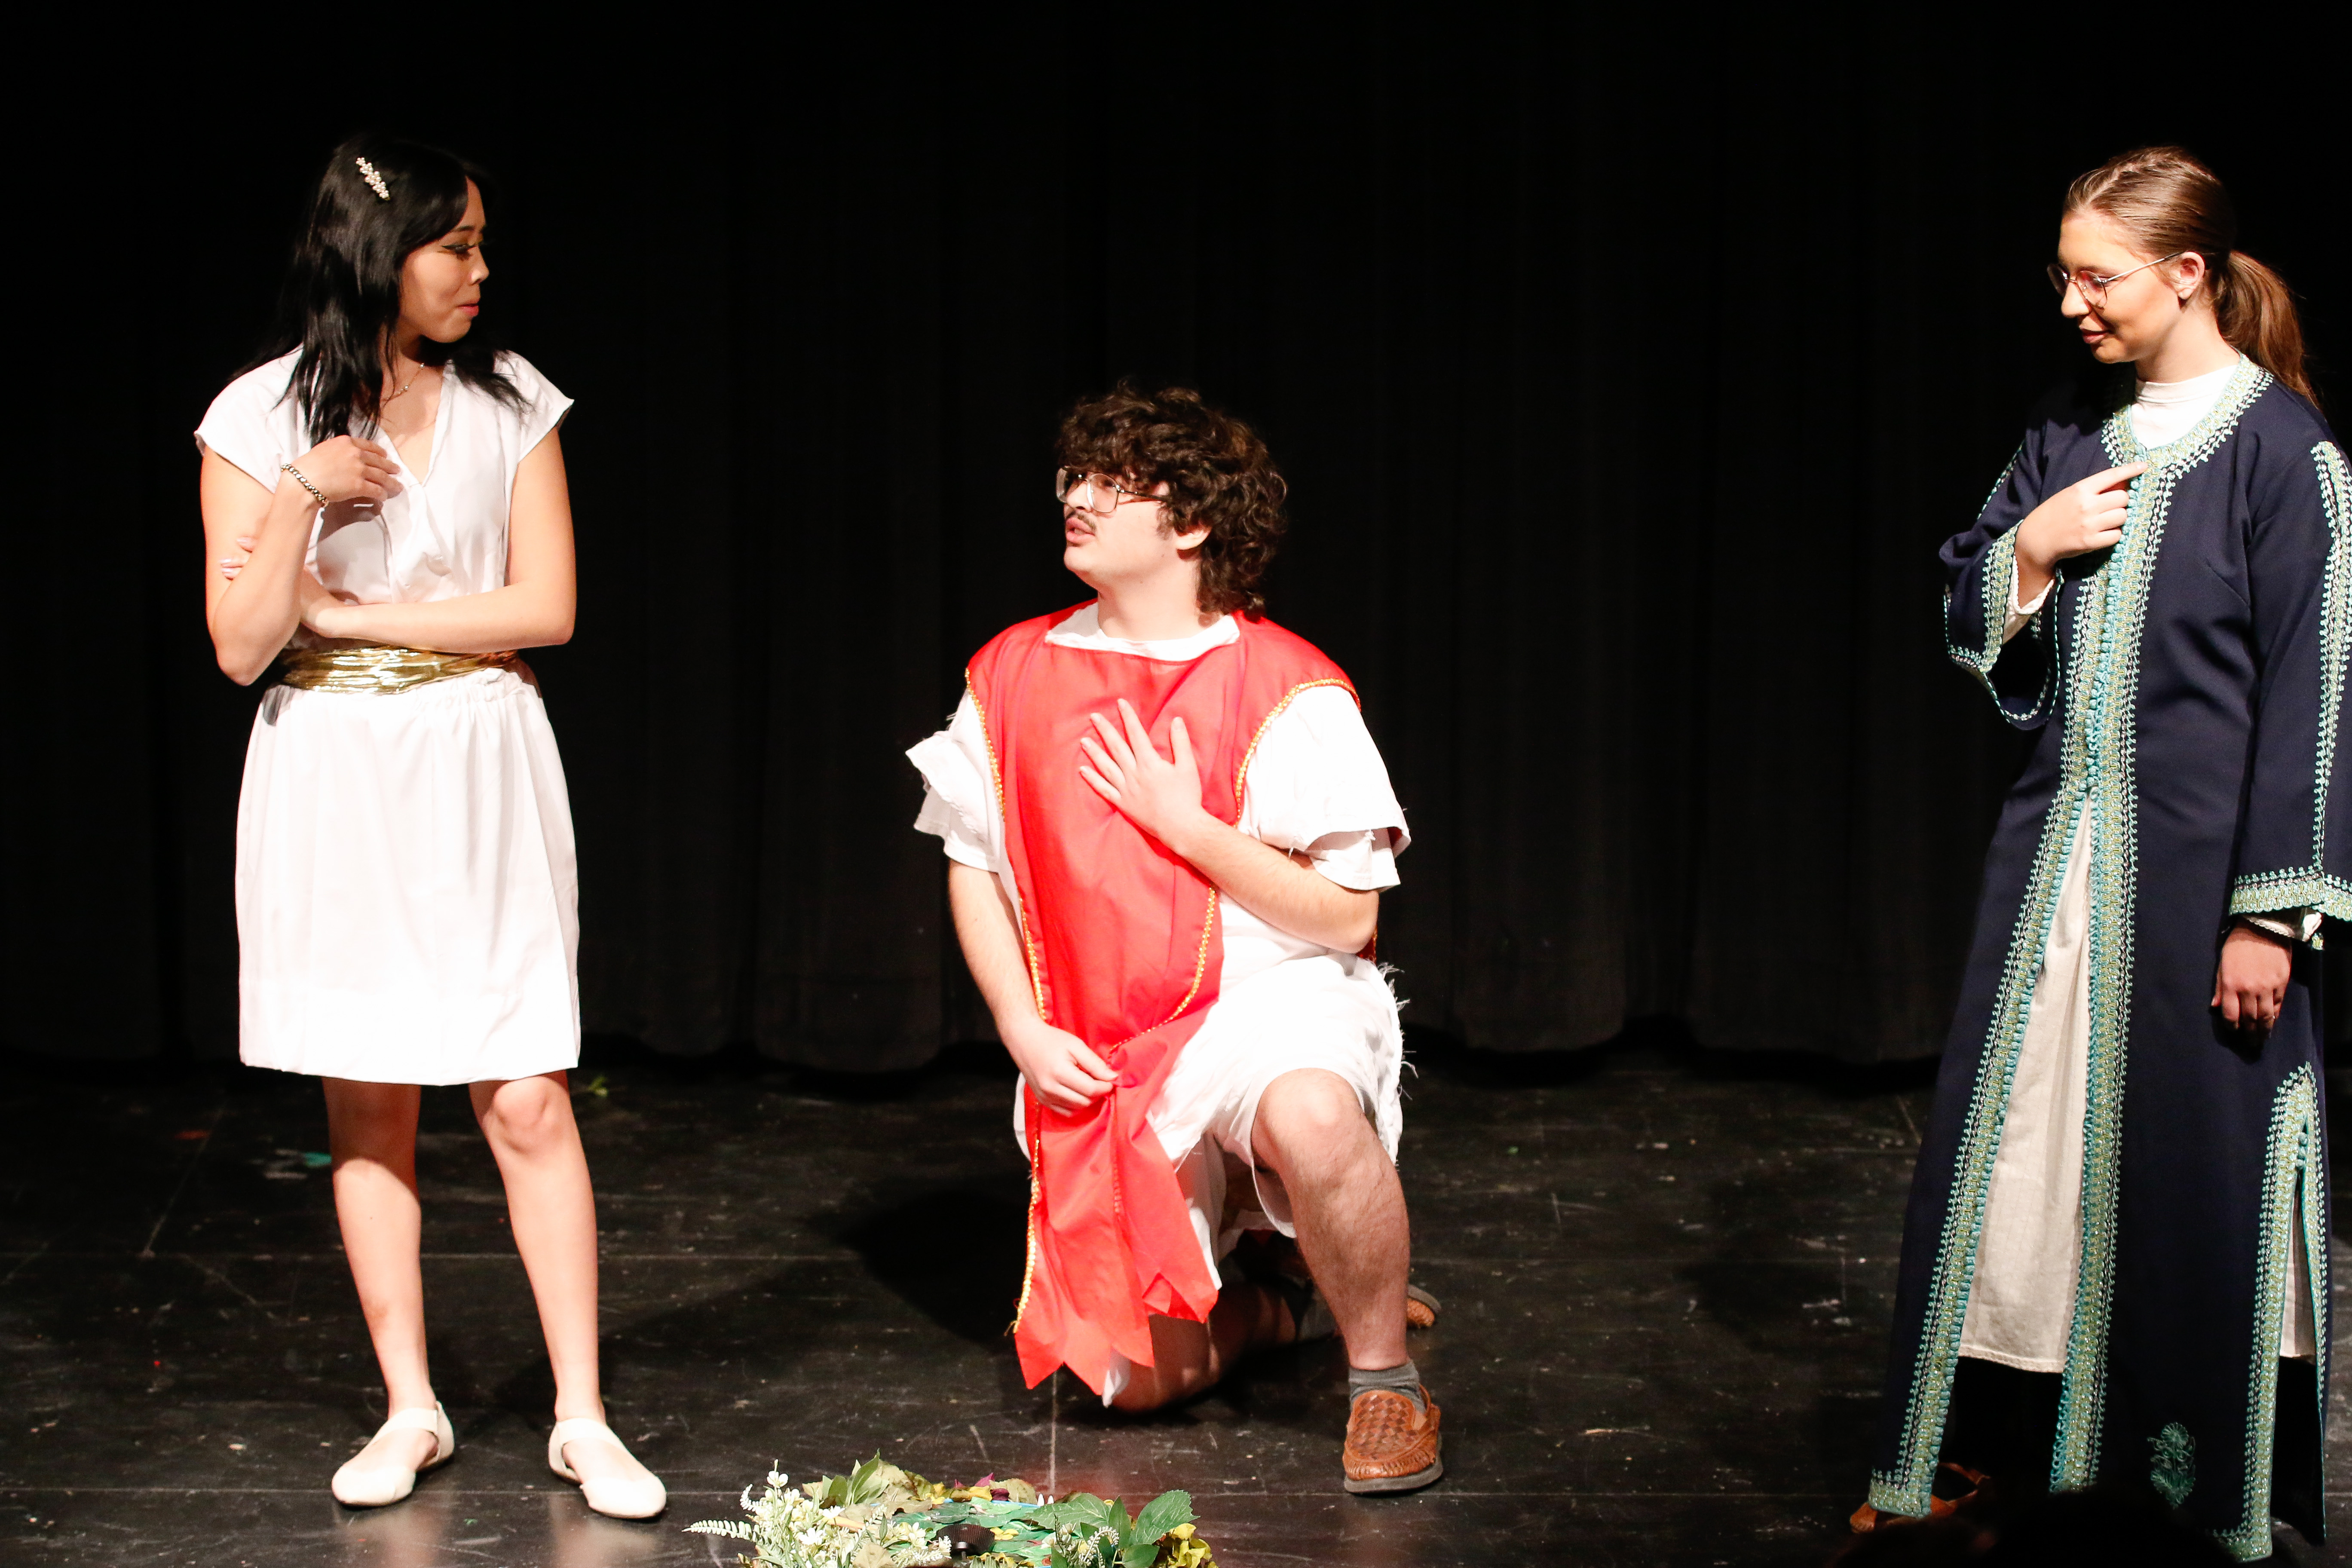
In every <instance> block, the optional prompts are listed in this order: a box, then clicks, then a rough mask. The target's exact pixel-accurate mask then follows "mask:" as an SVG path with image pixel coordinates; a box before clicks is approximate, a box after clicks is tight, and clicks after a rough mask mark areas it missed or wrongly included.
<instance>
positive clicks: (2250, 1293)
mask: <svg viewBox="0 0 2352 1568" xmlns="http://www.w3.org/2000/svg"><path fill="white" fill-rule="evenodd" d="M2131 395H2132V381H2131V378H2130V374H2129V373H2128V371H2127V370H2126V371H2125V372H2123V373H2121V374H2118V373H2116V372H2114V371H2101V372H2099V373H2097V374H2095V375H2092V376H2089V377H2086V378H2085V379H2084V381H2083V382H2082V383H2081V384H2079V385H2076V386H2074V387H2070V388H2067V389H2064V390H2063V391H2062V392H2061V393H2059V394H2058V395H2054V396H2053V398H2052V399H2051V400H2050V401H2049V403H2048V404H2046V405H2045V406H2044V409H2043V411H2042V417H2041V418H2040V419H2039V420H2038V421H2037V422H2036V423H2035V424H2034V426H2032V429H2030V430H2029V431H2028V432H2027V433H2026V436H2025V439H2024V441H2023V443H2022V445H2021V447H2019V449H2018V453H2017V456H2016V457H2015V458H2013V459H2012V460H2011V463H2010V467H2009V469H2008V471H2007V472H2006V473H2005V474H2003V475H2002V477H2001V479H2000V483H1999V484H1998V485H1997V486H1995V487H1994V489H1993V492H1992V495H1991V497H1990V499H1989V500H1987V501H1986V503H1985V508H1984V511H1983V513H1982V515H1981V516H1979V518H1978V520H1977V523H1976V526H1975V527H1974V528H1971V529H1970V530H1969V531H1967V532H1965V533H1963V534H1960V535H1959V536H1958V537H1957V538H1955V539H1953V540H1951V541H1950V542H1948V543H1947V544H1946V545H1945V546H1944V550H1943V560H1944V564H1945V568H1946V571H1947V574H1948V584H1949V587H1948V595H1947V601H1946V623H1947V625H1946V637H1947V639H1948V644H1949V650H1950V653H1951V656H1952V658H1954V659H1955V660H1956V661H1957V662H1958V663H1959V664H1960V665H1962V666H1963V667H1964V668H1967V669H1969V671H1971V672H1972V673H1973V674H1974V675H1975V676H1976V677H1977V678H1978V679H1979V680H1981V681H1982V682H1983V684H1984V686H1985V688H1986V689H1987V690H1988V691H1989V692H1990V695H1991V696H1992V699H1993V700H1994V703H1995V704H1996V706H1997V707H1998V708H1999V710H2000V713H2001V716H2002V717H2003V718H2005V719H2006V720H2007V721H2009V722H2010V723H2011V724H2013V725H2015V726H2017V727H2018V728H2020V729H2021V730H2027V731H2034V732H2035V736H2036V740H2035V744H2034V748H2033V752H2032V760H2031V761H2030V762H2029V763H2027V764H2026V767H2025V770H2024V772H2023V773H2022V774H2021V776H2020V777H2019V779H2018V780H2017V783H2016V784H2015V785H2014V786H2013V787H2012V788H2011V791H2010V794H2009V796H2008V799H2007V801H2006V802H2005V803H2004V805H2003V806H2002V809H2001V814H2000V826H1999V827H1998V829H1997V830H1996V832H1995V834H1994V837H1993V843H1992V848H1991V851H1990V855H1989V857H1988V859H1987V863H1986V868H1985V886H1984V894H1983V901H1982V904H1981V906H1980V909H1979V914H1978V920H1977V927H1976V937H1975V942H1974V944H1973V947H1972V949H1971V951H1970V953H1969V964H1968V969H1967V972H1966V976H1965V979H1964V981H1963V984H1962V990H1961V996H1960V1002H1959V1007H1958V1015H1957V1016H1956V1017H1955V1018H1954V1020H1953V1024H1952V1032H1951V1036H1950V1038H1949V1040H1948V1043H1947V1046H1946V1049H1945V1054H1944V1059H1943V1066H1942V1070H1941V1073H1940V1076H1939V1079H1938V1082H1937V1090H1936V1102H1935V1108H1934V1110H1933V1113H1932V1115H1931V1117H1930V1120H1929V1122H1928V1126H1927V1135H1926V1139H1925V1144H1924V1147H1923V1148H1922V1150H1921V1152H1920V1157H1919V1165H1918V1171H1917V1173H1916V1176H1915V1178H1914V1180H1913V1182H1912V1189H1911V1201H1910V1205H1909V1208H1908V1211H1907V1213H1906V1218H1905V1229H1904V1242H1903V1266H1902V1270H1901V1273H1900V1275H1899V1279H1898V1285H1897V1291H1896V1300H1895V1346H1894V1355H1893V1357H1892V1365H1891V1367H1890V1370H1889V1373H1888V1377H1887V1383H1886V1399H1885V1406H1884V1409H1883V1411H1882V1417H1881V1425H1880V1431H1879V1438H1878V1444H1877V1447H1876V1450H1875V1453H1874V1474H1873V1478H1872V1486H1871V1492H1870V1497H1871V1501H1872V1503H1873V1505H1874V1506H1875V1507H1876V1508H1878V1509H1879V1510H1881V1511H1882V1512H1887V1513H1897V1514H1910V1515H1916V1514H1923V1513H1925V1512H1927V1499H1928V1487H1929V1483H1930V1482H1931V1481H1932V1479H1934V1475H1935V1471H1936V1466H1937V1455H1938V1448H1939V1446H1940V1444H1941V1442H1942V1438H1943V1432H1944V1426H1945V1421H1946V1417H1947V1415H1948V1411H1949V1406H1950V1403H1951V1389H1952V1377H1953V1373H1954V1372H1955V1370H1956V1369H1957V1367H1958V1357H1959V1345H1960V1330H1961V1323H1962V1321H1963V1319H1964V1318H1965V1317H1966V1315H1967V1311H1968V1299H1969V1288H1970V1284H1971V1282H1972V1280H1973V1279H1974V1276H1975V1272H1976V1258H1977V1244H1978V1238H1979V1234H1980V1232H1981V1228H1982V1225H1983V1220H1984V1212H1985V1199H1986V1194H1987V1192H1988V1190H1989V1187H1990V1181H1991V1176H1992V1169H1993V1160H1994V1156H1995V1154H1996V1152H1998V1149H1999V1145H2000V1135H2001V1125H2002V1119H2003V1116H2004V1114H2005V1112H2006V1110H2007V1107H2008V1102H2009V1089H2010V1079H2011V1073H2012V1071H2013V1069H2014V1067H2015V1063H2016V1060H2017V1056H2018V1047H2019V1045H2020V1042H2021V1040H2022V1039H2023V1037H2024V1034H2025V1026H2026V1016H2027V1011H2028V1008H2029V1007H2030V1006H2031V1005H2032V993H2033V987H2034V984H2035V981H2036V972H2037V970H2038V969H2039V967H2040V965H2041V962H2042V949H2043V946H2044V944H2045V943H2046V942H2047V941H2048V939H2049V933H2050V926H2051V917H2052V915H2053V910H2054V909H2055V906H2056V903H2057V900H2058V892H2059V888H2060V884H2061V880H2062V879H2063V873H2064V869H2065V867H2064V862H2065V859H2066V857H2067V853H2068V848H2069V846H2070V844H2071V843H2072V842H2073V838H2074V825H2075V822H2076V819H2077V816H2078V815H2081V814H2087V815H2088V816H2089V818H2090V824H2091V837H2090V841H2089V843H2090V855H2091V865H2090V873H2089V889H2090V899H2091V902H2090V930H2089V936H2088V947H2087V952H2086V955H2085V963H2087V964H2088V966H2089V969H2090V977H2089V991H2090V1020H2091V1030H2090V1045H2089V1053H2090V1055H2089V1061H2088V1064H2087V1068H2088V1071H2087V1076H2088V1105H2087V1109H2086V1112H2085V1116H2084V1130H2083V1131H2084V1150H2083V1209H2082V1249H2081V1264H2080V1271H2079V1273H2078V1275H2077V1279H2076V1289H2075V1303H2074V1321H2073V1324H2072V1327H2071V1329H2070V1331H2069V1333H2068V1338H2067V1348H2066V1368H2065V1372H2064V1373H2063V1380H2062V1383H2061V1389H2062V1393H2061V1403H2060V1410H2059V1422H2058V1436H2057V1442H2056V1444H2055V1446H2054V1449H2053V1456H2052V1466H2051V1476H2050V1479H2051V1484H2052V1485H2053V1487H2056V1488H2060V1489H2074V1488H2080V1487H2084V1486H2088V1485H2090V1484H2091V1483H2092V1482H2093V1481H2095V1480H2096V1479H2100V1478H2102V1477H2106V1476H2136V1477H2138V1478H2143V1479H2147V1480H2151V1481H2153V1482H2154V1483H2155V1485H2156V1486H2157V1488H2158V1490H2160V1491H2162V1492H2163V1493H2164V1494H2165V1495H2166V1496H2167V1497H2168V1498H2170V1499H2172V1500H2174V1501H2175V1502H2176V1503H2178V1504H2180V1505H2181V1506H2183V1507H2185V1508H2186V1510H2188V1512H2189V1515H2190V1516H2191V1517H2192V1518H2194V1519H2196V1520H2197V1521H2199V1522H2200V1524H2202V1525H2204V1526H2205V1527H2206V1528H2208V1529H2210V1530H2211V1531H2213V1532H2214V1533H2215V1535H2216V1536H2217V1537H2218V1538H2219V1539H2220V1540H2221V1542H2222V1543H2223V1544H2224V1545H2225V1546H2227V1547H2229V1548H2230V1550H2231V1552H2233V1553H2235V1554H2236V1555H2237V1556H2238V1557H2240V1558H2241V1559H2244V1560H2252V1559H2256V1558H2260V1557H2264V1556H2267V1555H2268V1554H2269V1552H2270V1550H2271V1536H2270V1521H2271V1519H2272V1516H2273V1512H2275V1513H2276V1514H2277V1515H2278V1516H2279V1517H2281V1518H2284V1519H2286V1520H2288V1521H2290V1522H2292V1523H2294V1524H2295V1525H2296V1526H2297V1527H2298V1528H2301V1529H2303V1530H2304V1531H2305V1533H2307V1534H2310V1535H2312V1536H2313V1537H2314V1538H2315V1539H2316V1538H2317V1535H2318V1532H2319V1531H2320V1529H2321V1520H2320V1494H2321V1473H2322V1455H2321V1448H2320V1445H2321V1438H2322V1436H2323V1435H2324V1433H2325V1430H2326V1421H2325V1415H2326V1389H2327V1375H2326V1373H2327V1362H2326V1356H2327V1236H2328V1229H2327V1224H2328V1221H2327V1181H2326V1122H2325V1106H2324V1096H2323V1092H2322V1085H2321V1077H2320V1074H2321V1016H2320V998H2319V973H2318V967H2317V963H2316V955H2315V953H2314V952H2311V951H2309V950H2308V949H2302V948H2299V949H2297V951H2296V955H2295V959H2294V980H2293V983H2292V984H2291V985H2290V986H2289V988H2288V991H2287V995H2286V1000H2285V1005H2284V1011H2283V1012H2282V1013H2281V1015H2280V1017H2279V1020H2278V1023H2277V1026H2275V1027H2274V1028H2273V1030H2272V1031H2271V1033H2270V1036H2269V1037H2268V1039H2267V1040H2265V1041H2263V1043H2262V1044H2260V1045H2259V1046H2258V1047H2257V1046H2252V1045H2250V1044H2248V1043H2246V1042H2243V1041H2242V1040H2241V1039H2240V1038H2239V1037H2237V1033H2236V1031H2235V1030H2234V1029H2231V1028H2230V1027H2229V1026H2225V1025H2223V1024H2222V1023H2221V1020H2220V1016H2219V1015H2218V1014H2217V1013H2216V1012H2214V1011H2213V1009H2212V1008H2211V1007H2210V1005H2209V1003H2210V1000H2211V996H2212V991H2213V979H2214V971H2215V968H2216V965H2217V963H2218V962H2219V959H2220V952H2221V938H2222V936H2223V933H2224V931H2225V929H2226V927H2227V924H2228V921H2229V918H2230V916H2231V914H2233V913H2262V912H2266V911H2288V910H2304V909H2316V910H2322V911H2324V912H2325V913H2326V915H2327V916H2328V917H2330V918H2331V919H2332V920H2336V921H2342V920H2346V919H2352V853H2347V851H2352V819H2347V812H2352V776H2347V760H2346V759H2347V751H2352V735H2344V736H2342V737H2341V741H2342V742H2343V744H2341V745H2339V726H2341V725H2342V724H2344V722H2345V715H2344V707H2345V667H2346V656H2347V648H2348V647H2352V480H2347V470H2346V466H2345V460H2344V456H2343V453H2342V450H2341V449H2340V448H2339V447H2337V446H2336V440H2335V437H2334V435H2333V434H2332V433H2331V432H2330V431H2329V429H2328V427H2327V425H2326V421H2325V420H2324V419H2323V418H2322V417H2321V416H2320V415H2319V413H2318V411H2317V410H2316V409H2315V408H2314V407H2313V406H2312V405H2311V404H2310V403H2308V402H2307V401H2305V399H2304V398H2302V397H2301V396H2298V395H2296V394H2294V393H2293V392H2291V391H2289V390H2288V389H2287V388H2286V387H2285V386H2284V385H2282V384H2279V383H2278V382H2277V381H2276V380H2275V379H2274V378H2273V377H2272V376H2271V375H2270V374H2268V373H2267V372H2265V371H2263V370H2262V369H2261V368H2259V367H2258V366H2256V365H2255V364H2253V363H2252V361H2242V362H2241V363H2240V365H2239V367H2238V370H2237V371H2236V373H2235V374H2232V376H2231V379H2230V382H2229V384H2228V387H2227V389H2226V390H2225V391H2224V392H2223V393H2222V395H2221V400H2220V402H2219V403H2218V404H2217V405H2215V406H2214V408H2213V410H2212V412H2211V413H2210V414H2209V415H2208V416H2206V417H2205V418H2204V419H2203V420H2202V421H2200V423H2199V425H2198V426H2197V427H2196V428H2195V429H2193V430H2191V431H2190V432H2189V434H2188V435H2186V436H2183V437H2180V438H2179V439H2178V440H2176V441H2174V442H2172V443H2170V444H2169V445H2168V446H2166V447H2158V448H2154V449H2152V450H2151V449H2146V448H2143V447H2141V446H2140V444H2139V442H2138V440H2137V438H2136V437H2135V436H2134V434H2133V431H2132V426H2131V419H2130V411H2129V406H2128V405H2129V400H2130V398H2131ZM2141 460H2147V461H2148V462H2150V463H2152V464H2153V465H2154V467H2153V468H2150V469H2149V471H2147V473H2145V474H2143V475H2141V476H2140V477H2139V478H2138V479H2136V480H2134V481H2133V482H2132V485H2131V489H2130V504H2129V510H2128V511H2127V512H2126V519H2125V522H2124V528H2123V537H2122V540H2121V542H2119V543H2117V544H2116V545H2115V546H2114V547H2113V548H2112V549H2109V550H2106V551H2103V552H2098V553H2096V554H2093V555H2085V556H2079V557H2076V558H2074V559H2072V560H2069V561H2066V562H2063V563H2061V566H2060V570H2059V574H2058V581H2057V583H2056V585H2055V586H2054V587H2053V590H2052V592H2051V594H2050V596H2049V598H2048V599H2047V600H2046V601H2045V602H2044V603H2043V605H2042V608H2041V609H2040V611H2039V612H2038V613H2037V614H2036V615H2035V616H2034V617H2033V621H2032V625H2031V626H2028V627H2026V628H2025V629H2023V630H2021V632H2019V633H2018V635H2017V636H2016V637H2015V638H2014V639H2011V640H2009V641H2006V642H2004V640H2003V637H2002V632H2003V629H2004V626H2005V616H2006V612H2007V609H2008V605H2009V604H2010V595H2011V587H2012V584H2013V583H2014V581H2015V575H2016V568H2017V563H2016V542H2015V533H2014V531H2015V529H2016V527H2017V524H2018V523H2019V522H2020V521H2022V520H2023V519H2024V517H2025V516H2026V514H2027V513H2029V512H2031V511H2032V510H2033V509H2034V508H2035V507H2036V506H2038V505H2039V504H2040V503H2041V502H2042V500H2044V499H2045V498H2047V497H2049V496H2050V495H2052V494H2053V493H2055V492H2056V491H2057V490H2058V489H2061V488H2062V487H2063V486H2066V485H2069V484H2072V483H2074V481H2076V480H2079V479H2086V478H2088V477H2090V476H2091V475H2094V474H2096V473H2098V472H2100V471H2102V470H2104V469H2107V468H2117V467H2120V466H2122V465H2124V464H2126V463H2131V462H2137V461H2141ZM2298 1194H2300V1196H2301V1201H2302V1215H2301V1220H2302V1223H2301V1226H2300V1234H2294V1233H2295V1232H2296V1231H2297V1224H2296V1217H2297V1204H2296V1198H2297V1195H2298ZM2298 1243H2300V1244H2302V1245H2305V1246H2306V1247H2308V1248H2309V1255H2310V1258H2311V1261H2312V1269H2313V1273H2312V1303H2311V1305H2312V1315H2313V1319H2314V1321H2315V1324H2316V1325H2317V1330H2318V1340H2319V1350H2320V1361H2319V1363H2318V1367H2317V1369H2316V1373H2317V1375H2316V1376H2315V1377H2314V1376H2313V1375H2311V1373H2310V1372H2309V1371H2308V1370H2305V1369H2304V1368H2303V1367H2302V1366H2301V1365H2300V1363H2297V1364H2295V1365H2290V1366H2287V1367H2285V1368H2284V1370H2283V1368H2282V1364H2281V1363H2280V1362H2279V1360H2278V1350H2277V1347H2278V1342H2279V1330H2280V1323H2281V1313H2282V1308H2281V1302H2282V1300H2283V1296H2284V1286H2285V1282H2286V1281H2288V1280H2289V1279H2292V1278H2293V1276H2292V1268H2293V1259H2294V1253H2293V1248H2294V1247H2295V1246H2296V1245H2297V1244H2298ZM2313 1400H2316V1402H2317V1404H2316V1406H2315V1407H2311V1406H2308V1405H2306V1402H2309V1401H2313ZM2282 1401H2284V1404H2283V1403H2282ZM2274 1473H2275V1478H2276V1485H2275V1488H2274V1486H2273V1475H2274ZM2274 1491H2275V1495H2273V1493H2274Z"/></svg>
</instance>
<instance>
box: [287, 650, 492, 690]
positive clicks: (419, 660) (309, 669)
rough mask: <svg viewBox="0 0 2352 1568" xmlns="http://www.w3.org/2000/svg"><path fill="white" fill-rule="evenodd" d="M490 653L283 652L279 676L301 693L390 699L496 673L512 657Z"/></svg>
mask: <svg viewBox="0 0 2352 1568" xmlns="http://www.w3.org/2000/svg"><path fill="white" fill-rule="evenodd" d="M513 657H514V656H513V655H511V654H495V653H428V652H426V651H425V649H423V648H415V647H305V648H289V649H288V650H287V651H286V652H285V653H284V654H282V655H280V656H279V659H280V666H279V676H278V679H281V680H283V681H284V682H285V683H286V684H287V685H289V686H291V687H294V688H295V689H298V690H301V691H374V692H381V693H385V694H390V693H393V692H398V691H406V690H408V689H411V688H412V687H417V686H425V685H427V684H429V683H431V682H433V681H436V680H448V679H452V678H454V677H456V676H460V675H471V674H473V673H474V672H475V671H476V670H478V669H500V668H505V666H506V665H507V663H508V662H509V660H510V659H511V658H513Z"/></svg>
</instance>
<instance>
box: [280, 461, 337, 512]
mask: <svg viewBox="0 0 2352 1568" xmlns="http://www.w3.org/2000/svg"><path fill="white" fill-rule="evenodd" d="M278 467H279V468H283V469H285V470H286V471H287V472H288V473H289V474H291V475H293V476H294V482H295V483H296V484H298V485H300V486H301V487H302V488H303V489H306V490H309V491H310V499H311V500H315V501H317V502H318V503H319V504H320V506H325V505H326V504H327V492H326V491H324V490H322V489H320V488H319V487H318V486H316V485H314V484H312V483H311V482H310V480H309V479H304V478H303V477H302V470H301V469H299V468H296V467H295V466H294V465H293V464H291V463H280V464H278Z"/></svg>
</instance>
